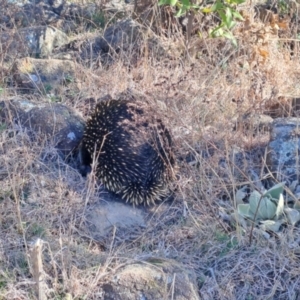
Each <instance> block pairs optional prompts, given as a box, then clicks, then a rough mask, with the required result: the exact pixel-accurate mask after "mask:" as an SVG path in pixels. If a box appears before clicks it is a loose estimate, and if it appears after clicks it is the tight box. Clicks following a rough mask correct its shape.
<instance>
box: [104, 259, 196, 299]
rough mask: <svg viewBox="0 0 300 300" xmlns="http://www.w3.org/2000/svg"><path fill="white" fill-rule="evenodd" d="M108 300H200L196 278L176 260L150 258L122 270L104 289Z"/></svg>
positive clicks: (109, 280)
mask: <svg viewBox="0 0 300 300" xmlns="http://www.w3.org/2000/svg"><path fill="white" fill-rule="evenodd" d="M102 290H103V295H104V299H108V300H109V299H111V300H112V299H114V300H136V299H151V300H161V299H174V300H198V299H200V297H199V295H198V292H197V284H196V276H195V274H194V273H193V272H192V271H191V270H187V269H186V268H184V267H183V266H181V265H180V264H179V263H177V262H175V261H173V260H167V259H162V258H156V257H150V258H148V259H146V260H144V261H140V262H139V263H134V264H130V265H127V266H125V267H123V268H122V269H119V270H118V272H117V274H115V275H113V276H111V277H110V278H109V279H108V280H107V283H106V284H104V285H103V286H102Z"/></svg>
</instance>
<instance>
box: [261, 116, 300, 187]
mask: <svg viewBox="0 0 300 300" xmlns="http://www.w3.org/2000/svg"><path fill="white" fill-rule="evenodd" d="M299 149H300V118H279V119H276V120H275V121H274V122H273V124H272V127H271V139H270V142H269V145H268V155H267V165H268V167H269V169H270V170H271V172H272V173H273V174H274V176H275V178H277V180H278V181H280V182H282V181H286V182H287V185H289V184H290V183H291V182H292V181H294V180H299V178H298V176H297V174H298V169H299Z"/></svg>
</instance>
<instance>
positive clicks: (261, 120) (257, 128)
mask: <svg viewBox="0 0 300 300" xmlns="http://www.w3.org/2000/svg"><path fill="white" fill-rule="evenodd" d="M272 122H273V118H272V117H270V116H268V115H264V114H256V113H247V114H244V115H243V116H242V117H241V118H238V119H237V124H236V128H235V129H241V130H242V131H250V132H251V133H252V134H257V133H258V132H260V133H265V132H269V131H270V129H271V125H272Z"/></svg>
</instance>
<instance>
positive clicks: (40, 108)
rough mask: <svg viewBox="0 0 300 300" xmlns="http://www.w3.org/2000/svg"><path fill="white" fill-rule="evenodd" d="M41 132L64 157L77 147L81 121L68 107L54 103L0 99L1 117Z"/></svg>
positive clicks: (80, 134) (79, 139) (81, 125)
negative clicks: (0, 100)
mask: <svg viewBox="0 0 300 300" xmlns="http://www.w3.org/2000/svg"><path fill="white" fill-rule="evenodd" d="M1 119H2V120H5V121H6V122H10V121H13V122H14V123H15V124H17V126H19V125H21V127H22V128H26V129H27V130H30V131H33V132H34V133H36V134H38V133H41V134H42V135H44V136H45V137H46V139H47V141H48V142H49V143H51V144H52V145H53V146H54V147H55V148H56V149H58V150H59V153H60V154H62V156H63V157H67V156H68V155H70V154H71V153H72V151H73V150H74V149H75V148H77V147H78V145H79V143H80V141H81V139H82V136H83V130H84V121H83V120H82V119H81V117H79V116H78V115H76V114H75V113H74V111H72V110H71V109H70V108H68V107H66V106H64V105H62V104H58V103H54V104H49V103H42V104H35V103H32V102H30V101H27V100H18V101H17V100H12V101H2V102H0V120H1Z"/></svg>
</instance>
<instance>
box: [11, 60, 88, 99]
mask: <svg viewBox="0 0 300 300" xmlns="http://www.w3.org/2000/svg"><path fill="white" fill-rule="evenodd" d="M13 73H14V80H15V83H16V84H17V85H18V86H19V87H21V88H23V89H29V90H38V91H39V92H43V93H45V94H48V93H53V92H55V90H56V89H59V86H61V85H70V84H72V87H73V89H75V88H76V89H79V88H81V83H82V82H83V81H85V80H86V76H85V72H84V71H83V70H82V67H81V66H80V65H78V64H76V63H74V62H72V61H69V60H59V59H34V58H30V57H26V58H22V59H18V60H16V62H15V64H14V66H13Z"/></svg>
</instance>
